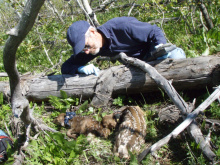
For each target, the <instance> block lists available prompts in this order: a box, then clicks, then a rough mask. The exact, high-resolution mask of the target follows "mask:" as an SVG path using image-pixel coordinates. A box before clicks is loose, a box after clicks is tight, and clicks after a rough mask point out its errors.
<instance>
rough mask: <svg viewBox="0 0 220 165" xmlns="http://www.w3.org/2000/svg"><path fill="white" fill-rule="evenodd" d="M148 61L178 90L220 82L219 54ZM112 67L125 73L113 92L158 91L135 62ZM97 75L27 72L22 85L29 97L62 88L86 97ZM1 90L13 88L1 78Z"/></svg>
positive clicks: (37, 98) (36, 97)
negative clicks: (42, 74) (27, 74)
mask: <svg viewBox="0 0 220 165" xmlns="http://www.w3.org/2000/svg"><path fill="white" fill-rule="evenodd" d="M149 64H151V65H152V66H154V67H155V69H157V71H158V72H159V73H160V74H161V75H162V76H164V77H165V78H166V79H167V80H173V82H172V85H173V86H174V87H175V89H176V90H183V89H193V88H200V87H205V86H215V85H218V84H220V56H219V55H218V56H206V57H197V58H188V59H185V60H173V59H166V60H164V61H156V62H150V63H149ZM113 68H114V69H113ZM109 69H112V70H123V74H122V75H121V76H120V77H119V79H118V81H117V83H116V84H115V86H114V89H113V92H112V95H113V96H115V95H118V94H138V93H140V92H142V93H147V92H152V91H159V89H158V86H157V84H156V83H155V82H154V81H153V80H152V79H151V78H150V77H149V76H148V75H147V74H146V73H144V72H143V71H141V70H140V69H137V68H135V67H132V66H129V68H128V67H126V66H124V65H120V66H114V67H112V68H109ZM102 72H104V73H105V72H106V71H101V74H102ZM101 74H100V75H101ZM112 75H113V74H112ZM97 79H98V77H96V76H94V75H90V76H86V75H74V76H73V75H53V76H46V77H37V76H25V77H23V78H22V77H21V86H22V93H23V95H25V96H26V97H27V98H28V99H29V100H35V101H42V100H47V99H48V96H50V95H53V96H58V97H60V90H63V91H65V92H66V93H67V95H68V96H77V97H81V96H82V98H83V99H89V98H92V97H93V96H94V91H95V86H96V83H97ZM99 79H100V78H99ZM0 92H4V93H5V94H8V95H9V93H10V88H9V85H8V83H7V82H0Z"/></svg>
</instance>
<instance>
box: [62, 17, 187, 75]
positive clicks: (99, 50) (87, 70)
mask: <svg viewBox="0 0 220 165" xmlns="http://www.w3.org/2000/svg"><path fill="white" fill-rule="evenodd" d="M67 40H68V42H69V44H70V45H71V46H72V47H73V53H74V54H73V55H72V56H71V57H70V58H69V59H68V60H67V61H65V62H64V63H63V65H62V67H61V72H62V74H76V73H84V74H86V75H89V74H95V75H98V72H99V69H98V68H97V67H95V66H94V65H93V64H90V65H86V64H87V63H88V62H89V61H91V60H93V59H94V58H95V57H97V56H115V55H116V54H119V53H120V52H124V53H126V54H127V55H128V56H130V57H135V58H138V59H140V60H143V61H152V60H158V59H165V58H174V59H181V58H186V56H185V53H184V51H183V50H182V49H181V48H178V47H176V46H175V45H169V44H167V41H166V38H165V36H164V34H163V32H162V30H161V29H160V28H159V27H158V26H157V25H151V24H149V23H147V22H141V21H138V20H137V19H136V18H134V17H117V18H113V19H111V20H109V21H107V22H106V23H105V24H103V25H101V26H99V27H98V28H97V29H96V28H95V27H93V26H90V24H89V23H88V22H86V21H77V22H74V23H73V24H72V25H71V26H70V27H69V28H68V30H67ZM158 50H159V51H158ZM161 50H162V51H161Z"/></svg>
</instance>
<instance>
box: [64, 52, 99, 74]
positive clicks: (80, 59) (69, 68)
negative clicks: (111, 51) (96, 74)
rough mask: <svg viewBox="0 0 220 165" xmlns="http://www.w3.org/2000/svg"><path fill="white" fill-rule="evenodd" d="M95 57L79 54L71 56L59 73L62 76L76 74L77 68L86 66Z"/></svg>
mask: <svg viewBox="0 0 220 165" xmlns="http://www.w3.org/2000/svg"><path fill="white" fill-rule="evenodd" d="M95 57H97V56H94V55H91V54H85V53H79V54H77V55H72V56H71V57H70V58H69V59H67V60H66V61H65V62H64V63H63V65H62V67H61V73H62V74H72V75H73V74H76V73H77V71H78V68H79V67H80V66H84V65H86V64H87V63H88V62H89V61H91V60H93V59H94V58H95Z"/></svg>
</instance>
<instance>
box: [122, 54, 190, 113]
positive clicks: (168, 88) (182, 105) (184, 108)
mask: <svg viewBox="0 0 220 165" xmlns="http://www.w3.org/2000/svg"><path fill="white" fill-rule="evenodd" d="M119 56H120V58H121V59H122V61H124V62H126V63H129V64H132V65H133V66H136V67H138V68H140V69H142V70H143V71H144V72H146V73H148V75H149V76H150V78H151V79H153V80H154V81H155V82H156V83H157V85H158V86H159V87H161V88H162V89H164V90H165V92H166V93H167V95H168V96H169V97H170V99H171V100H172V101H173V103H174V104H175V105H176V106H177V107H178V108H179V109H180V110H181V112H182V113H183V114H186V113H187V112H189V111H190V110H189V107H188V105H187V103H186V102H185V101H184V100H183V99H182V97H181V96H180V95H179V94H178V93H177V92H176V90H175V89H174V87H173V86H172V85H171V83H170V82H169V81H167V79H165V78H164V77H163V76H161V75H160V74H159V72H158V71H157V70H156V69H155V68H154V67H152V66H151V65H149V64H147V63H145V62H144V61H141V60H139V59H135V58H132V57H128V56H127V55H126V54H125V53H120V54H119Z"/></svg>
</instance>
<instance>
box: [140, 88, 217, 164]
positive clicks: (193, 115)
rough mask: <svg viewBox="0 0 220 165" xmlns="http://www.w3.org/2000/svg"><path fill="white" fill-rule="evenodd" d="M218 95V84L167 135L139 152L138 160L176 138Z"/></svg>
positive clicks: (211, 156)
mask: <svg viewBox="0 0 220 165" xmlns="http://www.w3.org/2000/svg"><path fill="white" fill-rule="evenodd" d="M219 96H220V86H219V87H218V88H217V89H216V90H215V91H214V92H213V93H212V94H211V95H210V96H209V97H208V98H207V99H206V100H205V101H204V102H203V103H202V104H200V105H199V106H198V107H197V108H196V109H195V110H194V111H193V112H192V113H189V114H188V115H187V118H186V119H185V120H184V121H183V122H182V123H181V124H180V125H179V126H178V127H176V128H175V129H174V130H173V131H172V132H171V133H170V134H169V135H167V136H166V137H164V138H163V139H161V140H159V141H158V142H157V143H155V144H153V145H152V146H150V147H149V148H147V149H145V150H144V151H143V152H142V153H141V154H139V156H138V161H139V162H140V161H142V160H143V158H144V157H145V156H146V155H147V154H148V153H149V152H150V153H152V152H155V151H156V150H158V149H159V148H161V147H162V146H163V145H165V144H167V143H168V142H169V141H170V140H171V139H172V138H176V137H177V136H178V135H179V134H180V133H181V132H182V131H183V130H184V129H185V128H187V127H188V126H189V125H190V124H191V123H192V122H193V120H194V119H195V118H196V117H197V116H198V114H199V113H201V112H202V111H204V110H205V109H206V108H207V107H208V106H209V105H210V104H211V103H212V102H213V101H215V100H216V99H217V98H218V97H219ZM193 126H196V125H193ZM194 128H195V127H194ZM191 130H192V129H191ZM192 134H194V133H192ZM197 140H198V142H199V141H200V142H201V139H200V138H199V139H197ZM202 147H204V148H203V149H206V148H207V147H208V146H206V145H203V146H202ZM205 147H206V148H205ZM203 151H204V150H203ZM205 151H206V152H209V151H210V150H205ZM208 154H209V153H208ZM211 154H212V153H211ZM213 157H214V155H210V159H212V158H213Z"/></svg>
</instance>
